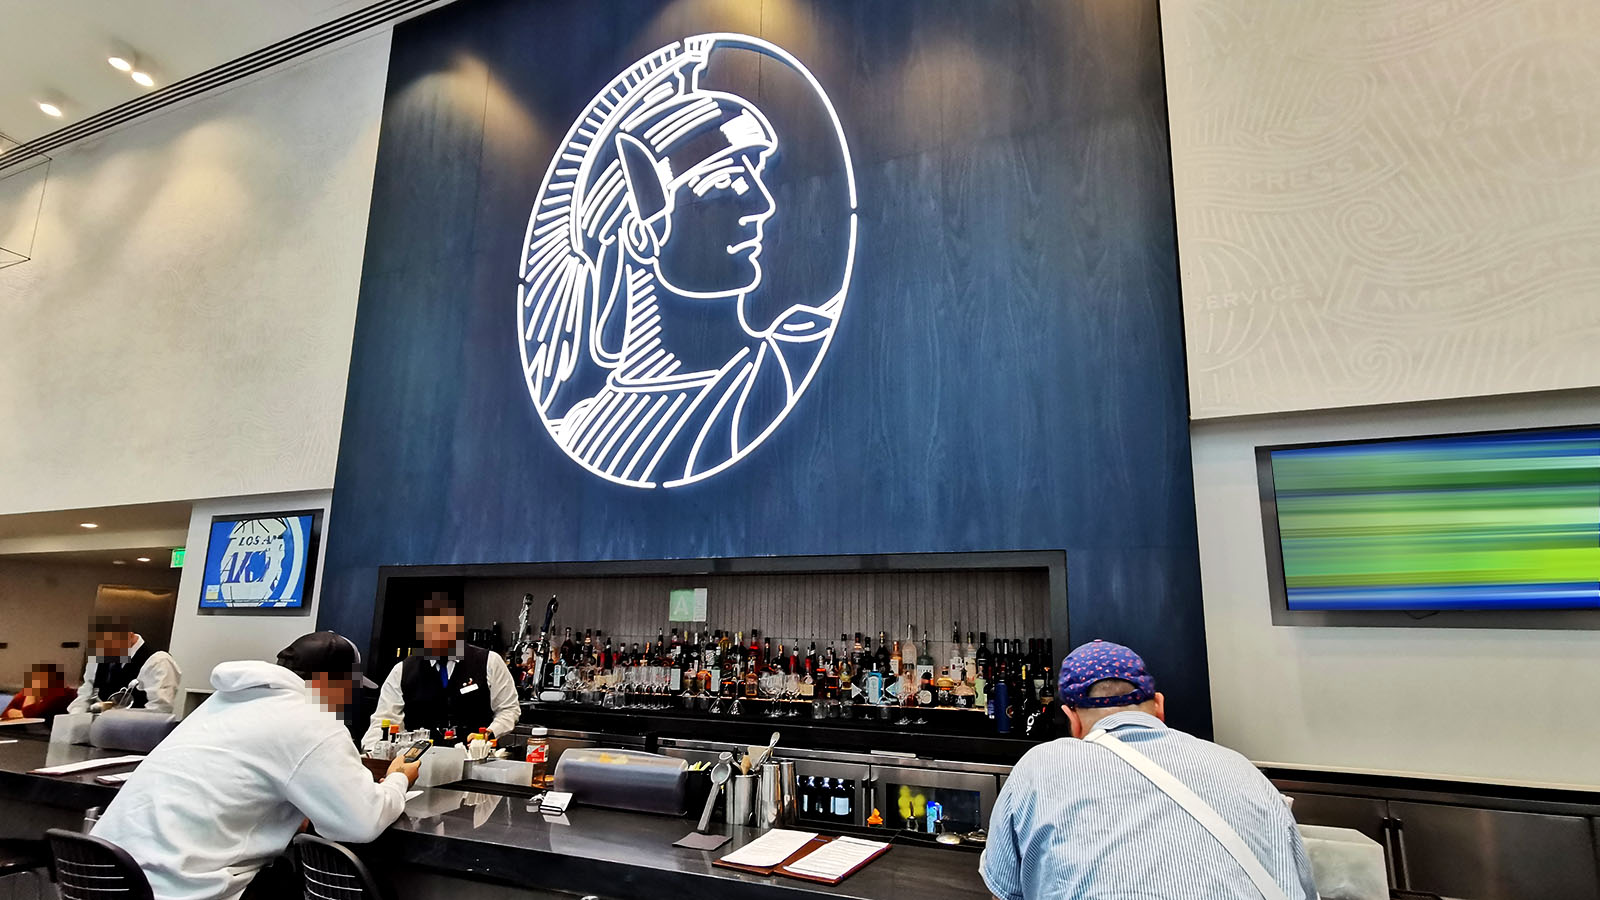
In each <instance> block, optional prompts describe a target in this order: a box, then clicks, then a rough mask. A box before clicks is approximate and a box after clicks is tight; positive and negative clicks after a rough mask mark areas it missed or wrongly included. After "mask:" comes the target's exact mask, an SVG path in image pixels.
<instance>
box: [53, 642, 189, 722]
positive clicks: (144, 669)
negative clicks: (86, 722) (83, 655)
mask: <svg viewBox="0 0 1600 900" xmlns="http://www.w3.org/2000/svg"><path fill="white" fill-rule="evenodd" d="M143 646H144V636H143V635H134V641H133V646H132V647H129V648H128V658H131V657H132V656H133V655H134V654H135V653H138V652H139V649H140V648H141V647H143ZM99 670H100V658H99V657H98V656H91V657H89V663H88V665H86V666H84V667H83V684H80V685H78V696H77V697H76V698H75V699H74V700H73V701H72V703H71V705H69V706H68V707H67V712H69V713H82V712H88V711H89V705H90V704H91V703H93V702H95V700H96V697H95V695H94V676H95V673H96V672H98V671H99ZM182 677H183V671H182V670H181V669H179V668H178V661H177V660H175V659H173V658H172V654H170V653H168V652H167V651H165V650H157V651H156V652H154V653H152V654H150V658H149V659H147V660H145V661H144V665H142V666H140V667H139V675H138V677H137V678H135V679H134V680H135V682H136V683H137V684H138V685H139V689H140V690H142V691H144V694H145V704H144V708H145V709H148V710H151V711H152V712H164V713H169V712H172V711H173V710H174V709H175V708H176V702H177V699H178V680H179V679H180V678H182ZM98 699H100V700H109V699H111V698H109V697H100V698H98Z"/></svg>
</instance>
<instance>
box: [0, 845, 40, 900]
mask: <svg viewBox="0 0 1600 900" xmlns="http://www.w3.org/2000/svg"><path fill="white" fill-rule="evenodd" d="M49 868H50V845H49V844H47V843H45V842H44V841H30V840H21V839H9V840H0V884H4V885H5V886H6V887H8V888H12V889H13V890H12V891H10V892H9V893H0V896H4V897H13V898H14V897H16V896H17V893H16V891H15V888H17V887H18V885H17V883H16V882H20V881H21V880H22V878H23V876H27V878H28V881H29V884H30V885H31V886H32V887H33V896H34V898H35V900H44V896H45V892H44V885H45V882H47V881H48V880H49V879H48V878H46V877H45V875H44V874H43V873H44V872H46V871H48V870H49ZM12 879H15V881H13V880H12Z"/></svg>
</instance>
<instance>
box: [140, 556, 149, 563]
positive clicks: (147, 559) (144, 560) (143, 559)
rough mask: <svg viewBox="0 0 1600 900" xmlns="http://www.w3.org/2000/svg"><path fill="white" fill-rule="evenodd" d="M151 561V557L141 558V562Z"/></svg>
mask: <svg viewBox="0 0 1600 900" xmlns="http://www.w3.org/2000/svg"><path fill="white" fill-rule="evenodd" d="M149 561H150V557H148V556H141V557H139V562H149Z"/></svg>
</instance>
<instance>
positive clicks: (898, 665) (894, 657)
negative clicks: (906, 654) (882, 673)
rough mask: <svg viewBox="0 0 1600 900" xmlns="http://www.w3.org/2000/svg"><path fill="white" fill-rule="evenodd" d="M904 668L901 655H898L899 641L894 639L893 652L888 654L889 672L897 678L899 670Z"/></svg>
mask: <svg viewBox="0 0 1600 900" xmlns="http://www.w3.org/2000/svg"><path fill="white" fill-rule="evenodd" d="M904 668H905V665H904V663H903V660H902V659H901V656H900V642H899V641H895V642H894V652H893V653H891V654H890V655H889V674H890V675H893V676H894V677H896V678H899V677H900V670H902V669H904Z"/></svg>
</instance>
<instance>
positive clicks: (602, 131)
mask: <svg viewBox="0 0 1600 900" xmlns="http://www.w3.org/2000/svg"><path fill="white" fill-rule="evenodd" d="M750 52H754V53H758V54H760V55H761V56H763V57H766V60H767V61H776V62H777V63H780V64H782V65H784V66H787V67H789V68H790V69H792V70H793V73H794V74H795V75H797V76H798V77H799V79H800V80H801V81H802V82H803V83H804V84H805V85H808V86H809V88H810V91H811V93H812V94H813V95H814V99H815V101H816V102H817V103H819V104H820V108H821V109H822V110H823V112H824V116H823V118H825V120H826V121H827V122H829V123H831V128H832V135H831V137H832V139H833V140H837V142H838V147H837V150H836V152H837V154H838V158H839V159H840V160H842V164H841V166H840V169H841V171H842V176H843V181H844V185H843V190H841V191H840V192H839V196H840V198H841V199H840V200H839V202H838V203H837V204H836V205H837V207H838V208H837V209H836V210H835V211H834V212H833V214H832V215H831V217H824V220H823V221H814V222H813V221H807V222H806V223H804V227H806V228H811V229H821V230H824V231H826V232H828V233H830V234H836V235H837V240H839V241H847V242H848V244H847V245H846V246H845V247H844V250H843V253H842V254H840V258H842V259H843V261H844V263H843V266H842V269H843V270H842V272H841V271H837V270H836V269H837V267H835V268H834V269H831V270H829V271H827V272H826V273H823V274H821V275H820V276H819V278H820V280H822V281H824V282H825V283H813V284H811V285H810V286H809V287H808V288H807V289H806V290H805V291H801V292H799V294H800V295H794V292H792V291H791V290H790V289H789V288H785V289H784V290H785V293H786V294H788V295H787V296H781V297H777V298H774V297H772V296H769V295H770V294H771V293H772V290H771V289H769V290H768V291H767V295H763V293H762V291H763V273H762V254H763V250H764V249H765V246H764V245H765V244H766V243H767V238H766V232H767V230H768V228H769V227H773V228H775V227H776V226H777V224H778V223H779V222H780V221H781V220H782V217H783V216H784V215H785V210H784V207H783V204H781V203H779V202H778V201H777V200H775V199H774V194H773V190H772V189H771V188H772V183H773V177H774V173H775V172H777V171H780V170H781V166H782V161H781V157H780V154H779V148H780V146H781V144H782V142H783V141H784V140H785V138H784V135H783V134H781V133H779V131H778V130H776V129H774V127H773V125H772V122H771V121H770V120H769V115H768V114H767V113H764V112H763V111H762V110H761V109H759V108H758V107H757V106H756V105H755V104H754V103H753V102H751V101H750V100H749V99H746V98H745V97H743V96H739V95H738V94H735V93H731V92H728V91H721V90H712V89H709V88H707V87H704V86H703V85H702V82H703V81H705V80H707V79H706V75H707V73H708V72H710V71H713V67H715V66H717V65H718V63H719V59H724V58H727V59H732V60H738V59H739V58H740V57H741V55H748V54H749V53H750ZM734 64H737V63H734ZM769 64H770V62H769ZM771 118H778V117H777V116H776V115H773V116H772V117H771ZM807 149H812V148H807ZM829 149H830V150H831V149H832V148H829ZM808 219H809V216H808ZM800 226H801V223H798V222H796V223H795V224H794V227H797V228H798V227H800ZM855 244H856V189H855V174H854V171H853V169H852V167H851V163H850V151H849V146H848V144H847V143H846V141H845V136H844V131H843V129H842V128H841V127H840V124H839V117H838V115H837V114H836V113H835V111H834V108H833V104H832V103H831V102H830V101H829V100H828V97H827V95H826V94H825V93H824V92H823V90H822V86H821V85H820V84H819V83H818V82H817V80H816V78H815V76H813V75H812V74H811V72H810V71H809V70H808V69H806V67H805V66H803V65H802V64H801V63H800V62H799V60H797V59H795V58H794V57H793V56H791V55H790V54H789V53H788V52H787V51H785V50H783V49H782V48H780V47H777V46H776V45H774V44H771V43H769V42H767V41H763V40H761V39H759V38H753V37H748V36H746V35H740V34H703V35H698V36H695V37H691V38H686V39H684V40H683V41H680V42H677V43H673V44H671V45H668V46H666V47H663V48H661V49H660V50H657V51H656V52H654V53H652V54H650V55H649V56H646V57H645V58H644V59H641V60H639V61H638V62H636V63H634V64H633V65H632V66H630V67H629V68H628V69H627V70H626V71H624V72H623V73H622V74H620V75H618V76H617V77H616V78H615V79H613V80H612V82H611V83H610V84H608V85H606V86H605V88H604V89H603V90H601V91H600V93H599V94H597V95H596V96H595V97H594V99H593V100H592V101H590V103H589V105H588V107H587V108H586V109H585V110H584V112H583V114H582V115H580V116H579V117H578V120H577V121H576V122H574V123H573V125H572V128H571V130H570V131H568V132H567V135H566V137H565V138H564V139H563V140H562V143H561V145H560V147H559V149H558V150H557V151H556V154H555V158H554V159H552V160H551V162H550V166H549V169H548V170H547V171H546V173H545V177H544V182H543V184H542V185H541V186H540V188H539V194H538V198H537V199H536V201H535V202H534V205H533V211H532V213H531V214H530V216H529V217H528V229H527V233H526V235H525V238H524V242H523V248H522V266H521V282H520V283H519V284H518V286H517V326H518V336H519V341H518V342H519V344H520V346H521V349H522V371H523V375H524V377H525V379H526V381H527V387H528V393H529V395H530V396H531V397H532V399H533V404H534V407H535V408H536V409H537V410H538V413H539V418H540V420H541V421H542V422H543V423H544V426H545V429H546V430H547V431H548V432H549V434H550V437H551V438H553V439H554V440H555V442H556V444H557V445H559V446H560V447H561V449H562V450H563V451H565V452H566V454H567V455H568V456H569V457H571V458H572V459H573V460H575V461H576V462H578V463H579V464H581V465H582V466H583V467H584V468H586V469H588V470H589V471H590V472H593V473H594V474H596V475H598V476H600V477H602V478H605V479H607V480H609V481H613V482H616V483H618V484H624V485H629V486H632V487H640V488H654V487H666V488H671V487H677V486H680V485H686V484H690V483H693V482H696V481H699V480H701V479H704V478H709V477H711V476H712V475H715V474H717V473H718V472H721V471H723V470H725V469H727V468H728V467H729V466H732V465H733V464H734V463H736V462H738V461H739V460H741V459H743V458H744V457H745V456H746V455H747V454H748V453H749V452H750V451H751V450H752V449H754V448H755V447H756V446H757V445H758V444H760V443H761V442H762V441H764V440H766V438H767V437H768V436H769V435H771V434H772V432H773V431H774V430H775V429H777V427H778V425H779V424H781V423H782V422H783V420H784V417H785V416H787V415H788V413H789V411H790V409H792V408H793V406H794V404H795V401H796V400H797V399H798V398H799V397H800V395H801V394H802V393H804V392H805V389H806V387H807V386H808V385H809V384H810V383H811V380H812V378H813V376H815V375H816V372H817V370H818V368H819V367H820V366H821V364H822V360H823V358H824V357H825V356H826V355H827V351H828V346H829V344H830V343H831V342H832V340H833V333H834V328H835V326H836V324H837V323H838V321H839V316H840V313H841V312H842V310H843V308H844V303H845V296H846V294H847V292H848V289H849V286H850V274H851V269H852V266H853V263H854V260H855ZM819 278H813V279H812V281H813V282H816V281H817V280H819ZM769 281H770V279H769ZM790 283H791V284H792V279H791V282H790ZM775 299H776V301H777V302H776V306H775V307H774V306H773V302H774V300H775ZM769 307H772V308H775V309H777V310H781V311H780V312H777V313H776V314H775V315H774V314H773V313H770V312H768V313H765V314H758V310H762V309H767V308H769Z"/></svg>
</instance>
